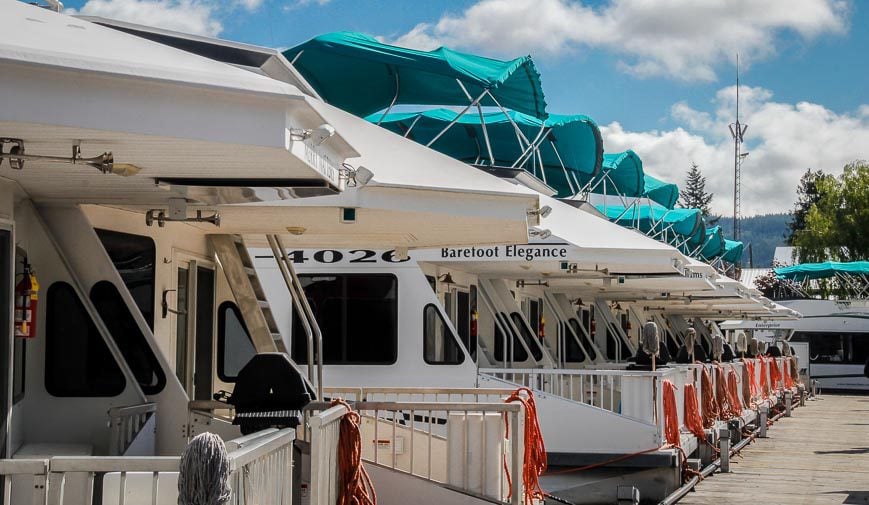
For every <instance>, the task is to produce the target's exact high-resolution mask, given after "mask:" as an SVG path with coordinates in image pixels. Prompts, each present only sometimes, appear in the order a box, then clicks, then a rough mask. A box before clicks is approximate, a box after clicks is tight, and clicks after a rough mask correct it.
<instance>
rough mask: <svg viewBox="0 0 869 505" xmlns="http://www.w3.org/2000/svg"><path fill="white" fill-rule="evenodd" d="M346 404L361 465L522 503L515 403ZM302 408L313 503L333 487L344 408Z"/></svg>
mask: <svg viewBox="0 0 869 505" xmlns="http://www.w3.org/2000/svg"><path fill="white" fill-rule="evenodd" d="M383 389H384V390H385V389H386V388H383ZM400 393H401V394H405V393H406V394H408V395H410V394H421V392H420V390H417V392H416V393H413V392H412V389H411V388H407V389H406V390H405V391H404V392H400V391H394V394H400ZM324 394H329V392H328V390H327V391H325V392H324ZM332 394H335V392H334V390H333V391H332ZM369 394H374V393H373V392H371V391H369ZM378 394H385V391H381V392H380V393H378ZM480 394H484V393H483V392H480ZM350 405H352V407H353V408H354V410H356V411H357V412H359V414H360V415H361V418H362V421H361V426H360V432H361V436H362V459H363V460H364V461H365V462H368V463H373V464H374V465H376V466H379V467H384V468H388V469H390V470H393V471H396V472H401V473H404V474H408V475H413V476H415V477H419V478H422V479H424V480H428V481H431V482H434V483H437V484H440V485H443V486H445V487H447V488H452V489H457V490H461V491H462V492H465V493H468V494H471V495H477V496H481V497H485V498H486V499H489V500H495V501H497V502H501V503H510V504H515V505H520V504H521V503H522V502H523V500H524V489H523V484H522V478H521V475H522V468H523V466H522V465H523V460H524V439H523V437H524V419H525V415H524V409H523V407H522V405H520V404H519V403H503V401H497V402H496V403H479V402H470V401H466V402H455V401H453V402H449V401H362V402H353V401H351V402H350ZM306 412H308V413H309V416H308V421H307V428H308V429H307V433H306V440H308V441H309V442H310V443H311V460H312V466H311V477H312V482H311V505H332V504H334V503H335V498H336V496H337V492H338V490H337V485H338V484H337V479H338V476H337V473H336V466H337V465H336V463H335V462H336V461H337V450H338V438H339V436H338V426H339V423H340V420H341V417H342V416H343V415H344V414H345V413H346V412H347V411H346V408H345V407H343V406H332V405H331V404H330V403H325V402H316V403H312V404H310V405H308V407H306ZM508 426H509V438H506V436H507V433H508V430H507V428H508ZM507 472H509V475H510V479H508V478H507ZM315 478H316V482H315V480H314V479H315ZM508 481H509V482H510V483H511V485H512V488H511V487H508V484H507V483H508Z"/></svg>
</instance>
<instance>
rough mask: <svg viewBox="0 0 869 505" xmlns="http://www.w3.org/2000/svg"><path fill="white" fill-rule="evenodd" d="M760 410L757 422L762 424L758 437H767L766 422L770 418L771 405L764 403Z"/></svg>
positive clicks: (759, 427)
mask: <svg viewBox="0 0 869 505" xmlns="http://www.w3.org/2000/svg"><path fill="white" fill-rule="evenodd" d="M759 410H760V412H758V416H757V418H758V421H757V423H758V424H759V425H760V426H758V429H759V430H760V434H759V435H758V438H766V423H767V419H768V418H769V406H767V405H766V404H763V405H761V406H760V407H759Z"/></svg>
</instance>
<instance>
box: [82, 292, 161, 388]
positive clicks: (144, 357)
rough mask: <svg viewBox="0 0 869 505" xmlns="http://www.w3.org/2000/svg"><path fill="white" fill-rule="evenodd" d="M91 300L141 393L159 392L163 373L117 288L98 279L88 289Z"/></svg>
mask: <svg viewBox="0 0 869 505" xmlns="http://www.w3.org/2000/svg"><path fill="white" fill-rule="evenodd" d="M91 301H92V302H93V304H94V306H95V307H96V308H97V312H98V313H99V315H100V318H102V320H103V322H104V323H105V324H106V328H108V330H109V333H110V334H111V336H112V340H114V342H115V344H116V345H117V346H118V349H119V350H120V351H121V354H122V355H123V356H124V361H126V362H127V365H128V366H129V367H130V370H131V371H132V372H133V375H134V376H135V377H136V382H138V383H139V386H140V387H141V388H142V392H143V393H145V394H146V395H154V394H157V393H159V392H160V391H162V390H163V387H164V386H165V385H166V376H165V375H164V374H163V369H162V368H161V367H160V362H159V361H157V357H156V356H154V352H153V351H152V350H151V346H150V345H148V341H147V340H146V339H145V335H143V334H142V331H141V330H140V329H139V325H138V324H136V320H135V319H133V314H131V313H130V311H129V309H127V305H126V304H125V303H124V300H123V299H122V298H121V293H119V292H118V288H116V287H115V285H114V284H112V283H111V282H109V281H100V282H98V283H96V284H94V287H92V288H91Z"/></svg>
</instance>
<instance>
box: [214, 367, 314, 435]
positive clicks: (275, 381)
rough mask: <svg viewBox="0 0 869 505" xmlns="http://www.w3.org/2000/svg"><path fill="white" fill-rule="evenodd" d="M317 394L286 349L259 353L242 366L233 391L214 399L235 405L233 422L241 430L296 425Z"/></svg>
mask: <svg viewBox="0 0 869 505" xmlns="http://www.w3.org/2000/svg"><path fill="white" fill-rule="evenodd" d="M315 397H316V395H315V394H314V391H313V390H312V389H311V387H310V385H309V384H308V382H307V381H306V380H305V379H304V378H303V377H302V375H301V374H300V373H299V371H298V370H297V369H296V367H295V366H294V365H293V363H292V362H291V361H290V359H289V358H288V357H287V355H286V354H284V353H278V352H273V353H262V354H257V355H255V356H254V357H253V358H251V360H250V361H248V363H247V364H246V365H245V366H244V368H242V369H241V371H240V372H239V373H238V377H237V378H236V380H235V387H234V388H233V390H232V394H228V393H226V392H225V391H221V392H220V393H218V394H216V395H214V399H215V400H218V401H223V402H226V403H228V404H230V405H232V406H233V407H235V418H234V419H233V420H232V424H235V425H238V426H240V427H241V432H242V434H245V435H247V434H249V433H255V432H257V431H260V430H263V429H266V428H286V427H290V428H295V427H296V426H298V425H299V424H300V423H301V417H302V409H303V408H304V407H305V405H307V404H308V403H310V402H311V400H312V399H314V398H315Z"/></svg>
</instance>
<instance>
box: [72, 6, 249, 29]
mask: <svg viewBox="0 0 869 505" xmlns="http://www.w3.org/2000/svg"><path fill="white" fill-rule="evenodd" d="M242 1H243V2H244V3H246V4H253V3H258V2H259V1H260V0H242ZM64 12H65V13H66V14H70V15H74V14H82V15H86V16H101V17H105V18H111V19H117V20H121V21H128V22H131V23H139V24H143V25H148V26H157V27H160V28H165V29H167V30H175V31H179V32H184V33H192V34H196V35H207V36H212V37H213V36H216V35H218V34H219V33H220V32H221V31H223V25H222V24H221V23H220V21H218V20H217V19H216V17H215V4H214V3H212V2H208V1H204V0H88V1H87V2H86V3H85V4H84V5H83V6H82V8H81V9H66V10H65V11H64Z"/></svg>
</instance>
